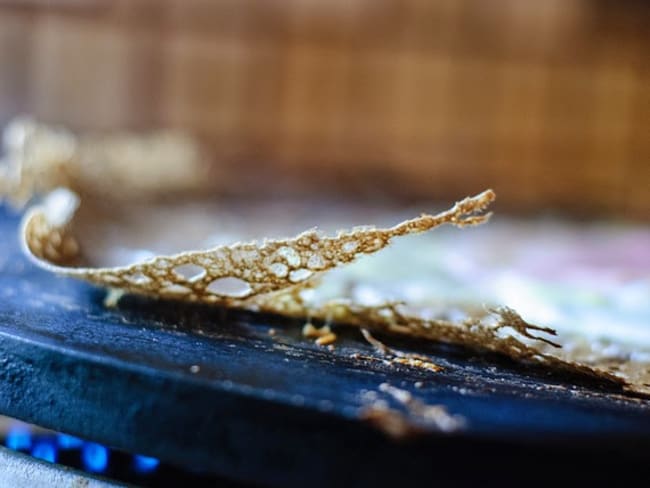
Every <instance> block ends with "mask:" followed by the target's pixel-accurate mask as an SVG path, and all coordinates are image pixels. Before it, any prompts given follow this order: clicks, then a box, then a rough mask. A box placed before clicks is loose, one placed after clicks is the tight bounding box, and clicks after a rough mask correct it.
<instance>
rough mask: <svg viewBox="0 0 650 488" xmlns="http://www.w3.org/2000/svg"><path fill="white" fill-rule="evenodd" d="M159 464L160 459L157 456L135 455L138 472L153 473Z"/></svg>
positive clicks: (134, 459)
mask: <svg viewBox="0 0 650 488" xmlns="http://www.w3.org/2000/svg"><path fill="white" fill-rule="evenodd" d="M159 464H160V461H159V460H158V459H156V458H152V457H149V456H141V455H139V454H136V455H135V456H133V468H134V469H135V471H136V472H138V473H151V472H152V471H154V470H155V469H156V468H157V467H158V465H159Z"/></svg>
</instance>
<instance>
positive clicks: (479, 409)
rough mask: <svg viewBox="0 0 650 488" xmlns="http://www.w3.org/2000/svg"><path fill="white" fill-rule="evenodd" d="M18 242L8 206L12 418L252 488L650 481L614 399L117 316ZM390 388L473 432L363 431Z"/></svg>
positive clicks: (250, 333)
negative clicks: (376, 400)
mask: <svg viewBox="0 0 650 488" xmlns="http://www.w3.org/2000/svg"><path fill="white" fill-rule="evenodd" d="M17 226H18V218H17V217H16V216H12V215H11V214H10V213H9V212H8V211H7V210H6V209H5V210H3V209H2V208H1V207H0V364H1V368H0V414H4V415H8V416H11V417H15V418H18V419H21V420H24V421H27V422H31V423H35V424H38V425H40V426H43V427H46V428H51V429H55V430H57V431H63V432H66V433H69V434H72V435H76V436H79V437H83V438H86V439H90V440H94V441H96V442H101V443H104V444H106V445H108V446H111V447H113V448H116V449H120V450H124V451H127V452H134V453H141V454H146V455H150V456H155V457H157V458H160V459H161V460H163V461H165V462H168V463H172V464H174V465H177V466H181V467H184V468H187V469H190V470H192V471H193V472H201V473H206V474H210V473H212V474H214V475H218V476H222V477H223V476H225V477H227V478H230V479H233V480H238V481H240V482H245V483H253V484H256V485H273V486H305V485H306V484H309V485H310V486H384V485H389V484H391V485H393V486H406V485H407V484H408V483H416V482H417V483H420V484H422V483H424V484H425V485H433V484H440V483H443V484H455V485H459V484H460V485H462V484H465V483H477V482H478V483H481V486H486V485H492V484H495V485H497V484H498V485H500V486H503V485H504V484H505V485H511V484H512V485H518V486H519V485H520V484H521V483H523V484H527V485H538V484H539V485H542V484H547V483H550V482H553V480H554V479H555V477H557V476H559V473H560V472H564V471H566V474H563V475H562V476H563V477H562V480H564V481H580V482H581V483H582V482H590V483H592V484H600V483H609V482H611V481H612V480H616V481H620V480H621V479H622V477H624V476H627V475H629V474H630V473H633V475H634V477H637V476H641V477H642V476H647V475H648V474H649V473H650V463H649V462H648V461H650V456H649V455H648V453H649V452H650V450H649V449H648V448H650V406H649V402H648V401H647V400H645V399H640V398H633V397H629V396H627V395H625V394H623V392H621V391H620V390H619V389H618V388H617V387H615V386H612V385H603V384H600V383H598V382H595V381H594V380H590V379H588V378H585V377H581V376H571V375H568V376H567V375H566V374H560V373H557V372H549V371H547V370H545V369H542V368H539V367H533V366H525V365H521V364H517V363H515V362H513V361H510V360H508V359H506V358H503V357H500V356H497V355H493V354H485V355H477V354H476V353H470V352H468V351H466V350H464V349H463V348H458V347H452V346H449V345H444V344H421V343H417V342H413V341H409V340H403V339H400V340H398V339H396V338H390V337H380V338H381V339H383V340H384V341H386V342H388V343H389V344H390V345H392V346H394V347H398V348H400V349H402V350H405V351H413V352H418V353H420V354H426V355H428V356H429V357H431V359H432V361H433V362H435V363H437V364H439V365H440V366H443V367H444V370H443V371H442V372H439V373H433V372H430V371H426V370H422V369H417V368H410V367H406V366H404V367H395V366H387V365H385V364H383V363H382V362H381V361H367V360H362V359H354V358H353V357H352V356H353V355H354V353H359V354H361V355H365V356H373V355H375V356H376V353H375V352H374V351H373V350H372V348H371V346H369V345H368V344H366V343H365V342H364V341H363V339H362V338H361V336H360V335H359V334H358V333H357V332H356V331H354V330H352V329H350V330H345V329H339V331H340V332H341V336H342V339H341V341H340V342H339V343H337V345H336V348H335V350H334V351H328V350H327V349H325V348H322V347H319V346H317V345H315V344H313V343H312V342H311V341H306V340H304V339H302V338H301V337H300V329H301V326H302V323H300V322H299V321H295V320H287V319H284V318H281V317H274V316H264V315H259V314H254V313H248V312H241V311H233V310H226V309H223V308H219V307H210V306H203V305H190V304H183V303H175V302H169V301H157V300H152V299H147V298H143V297H136V296H126V297H124V298H123V299H122V300H121V301H120V302H119V304H118V306H117V307H114V308H106V307H105V306H104V303H103V301H104V298H105V291H104V290H101V289H98V288H95V287H92V286H90V285H87V284H85V283H81V282H77V281H74V280H71V279H63V278H59V277H56V276H54V275H52V274H49V273H47V272H44V271H42V270H40V269H37V268H36V267H35V266H33V265H32V264H30V263H29V262H28V261H27V260H26V259H25V258H24V257H23V256H22V254H21V253H20V250H19V247H18V243H17V235H18V234H17ZM270 329H274V330H275V331H276V333H275V334H274V335H272V334H271V333H270ZM384 382H388V383H389V384H391V385H394V386H396V387H399V388H402V389H405V390H408V391H410V392H411V393H412V394H413V395H414V396H415V397H417V398H418V399H420V400H422V401H424V402H426V403H429V404H441V405H444V406H446V408H447V409H448V410H449V412H451V413H453V414H457V415H462V416H463V417H464V418H465V419H466V421H467V426H466V428H465V429H463V430H462V431H459V432H455V433H451V434H443V433H440V432H435V431H430V432H424V433H422V434H421V435H419V436H415V437H412V438H409V439H406V440H395V439H393V438H391V437H389V436H387V435H385V434H384V433H383V432H381V431H380V430H378V429H377V428H376V427H374V426H373V425H371V424H370V423H368V422H367V421H366V420H364V419H363V416H362V415H361V414H362V411H363V409H364V407H367V405H368V403H367V396H368V394H367V392H369V391H377V389H378V386H379V385H380V384H381V383H384ZM418 382H421V383H422V384H421V386H420V387H419V388H418V387H416V386H415V385H416V383H418ZM418 384H419V383H418ZM380 397H381V398H383V399H385V400H386V401H388V402H389V404H391V405H392V406H393V408H396V409H400V408H401V406H400V405H398V404H396V403H395V402H394V401H393V400H391V399H390V398H389V397H387V396H385V395H382V394H380ZM524 480H525V481H524Z"/></svg>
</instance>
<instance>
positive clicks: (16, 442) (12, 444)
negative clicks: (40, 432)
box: [5, 424, 32, 451]
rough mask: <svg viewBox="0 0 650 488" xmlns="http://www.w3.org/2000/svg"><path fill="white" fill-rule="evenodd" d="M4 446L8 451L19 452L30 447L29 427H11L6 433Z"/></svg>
mask: <svg viewBox="0 0 650 488" xmlns="http://www.w3.org/2000/svg"><path fill="white" fill-rule="evenodd" d="M5 444H6V445H7V447H8V448H9V449H13V450H15V451H19V450H21V449H29V448H30V447H32V435H31V433H30V432H29V427H27V426H26V425H23V424H16V425H13V426H12V427H11V428H10V429H9V432H8V433H7V439H6V441H5Z"/></svg>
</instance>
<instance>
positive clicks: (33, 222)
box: [21, 189, 496, 305]
mask: <svg viewBox="0 0 650 488" xmlns="http://www.w3.org/2000/svg"><path fill="white" fill-rule="evenodd" d="M495 197H496V196H495V193H494V192H493V191H492V190H486V191H484V192H482V193H480V194H478V195H476V196H473V197H468V198H465V199H464V200H461V201H459V202H457V203H456V204H455V205H454V206H453V207H452V208H450V209H449V210H446V211H444V212H441V213H438V214H436V215H430V214H422V215H420V216H419V217H416V218H414V219H410V220H405V221H403V222H401V223H399V224H397V225H395V226H393V227H390V228H374V227H363V228H355V229H352V230H350V231H339V232H338V234H337V235H336V236H327V235H324V234H323V233H321V232H319V231H318V230H316V229H310V230H307V231H305V232H303V233H301V234H299V235H297V236H295V237H290V238H286V239H265V240H263V241H261V242H257V241H252V242H245V243H242V242H237V243H233V244H230V245H223V246H217V247H214V248H211V249H208V250H199V251H186V252H181V253H178V254H173V255H168V256H156V257H154V258H151V259H148V260H146V261H142V262H138V263H135V264H132V265H128V266H120V267H110V268H102V267H87V266H76V264H77V263H78V262H79V261H80V259H81V257H82V253H81V248H80V246H79V244H78V242H77V240H76V239H75V237H74V234H73V224H74V213H75V211H76V209H77V207H78V205H79V198H78V197H77V195H76V194H75V193H73V192H72V191H70V190H67V189H57V190H55V191H53V192H52V193H50V194H49V195H48V196H47V197H46V198H45V199H44V202H43V204H42V205H39V206H37V207H34V208H32V209H31V210H30V211H28V212H27V214H26V215H25V217H24V218H23V223H22V231H21V238H22V245H23V250H24V252H25V253H26V254H27V256H28V257H29V258H30V259H31V260H32V261H33V262H35V263H36V264H37V265H38V266H40V267H42V268H44V269H46V270H48V271H52V272H54V273H57V274H60V275H63V276H69V277H73V278H79V279H83V280H86V281H89V282H92V283H94V284H96V285H100V286H106V287H111V288H118V289H121V290H124V291H127V292H131V293H138V294H145V295H153V296H156V297H162V298H174V299H183V300H187V301H192V302H204V303H211V304H219V303H223V304H229V305H237V304H250V303H253V302H255V300H256V298H257V297H261V296H264V295H267V294H273V293H278V292H282V291H286V290H288V289H291V288H304V287H306V286H308V285H309V284H310V283H313V281H314V280H315V279H316V278H318V277H319V276H320V275H322V274H323V273H324V272H326V271H328V270H330V269H333V268H336V267H339V266H342V265H344V264H347V263H351V262H353V261H354V260H356V259H357V258H358V257H360V256H362V255H367V254H372V253H375V252H377V251H379V250H381V249H383V248H385V247H386V246H388V245H389V244H390V242H391V241H392V240H393V239H394V238H396V237H401V236H405V235H409V234H417V233H421V232H426V231H428V230H431V229H433V228H435V227H438V226H440V225H443V224H451V225H455V226H457V227H465V226H470V225H478V224H482V223H484V222H486V221H487V220H488V219H489V217H490V215H491V214H490V213H485V210H486V208H487V207H488V205H489V204H490V203H492V201H494V199H495Z"/></svg>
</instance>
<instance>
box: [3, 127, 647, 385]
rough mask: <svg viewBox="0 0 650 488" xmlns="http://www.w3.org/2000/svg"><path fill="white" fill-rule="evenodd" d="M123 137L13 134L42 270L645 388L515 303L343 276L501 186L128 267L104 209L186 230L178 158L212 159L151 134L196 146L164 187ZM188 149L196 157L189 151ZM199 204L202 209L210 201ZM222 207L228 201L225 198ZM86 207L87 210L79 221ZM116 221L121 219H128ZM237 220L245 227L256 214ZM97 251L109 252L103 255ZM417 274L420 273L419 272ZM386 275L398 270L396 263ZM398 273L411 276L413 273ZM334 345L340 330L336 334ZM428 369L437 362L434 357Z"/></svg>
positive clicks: (16, 170)
mask: <svg viewBox="0 0 650 488" xmlns="http://www.w3.org/2000/svg"><path fill="white" fill-rule="evenodd" d="M21 123H22V124H23V126H22V129H21V126H20V124H21ZM116 137H117V140H112V139H111V138H110V137H103V138H101V141H102V142H101V144H102V145H103V146H102V147H103V149H102V150H101V151H97V150H92V147H93V146H92V144H90V143H89V142H88V140H85V139H82V138H77V137H76V136H73V135H72V134H71V133H69V132H66V131H60V130H59V131H55V130H52V129H50V128H48V127H46V126H43V125H41V124H36V123H34V122H19V123H17V124H15V125H14V126H12V127H11V128H10V131H9V135H8V136H6V137H5V139H6V140H7V141H8V142H7V144H6V145H7V149H6V153H7V154H8V156H7V157H8V160H7V161H6V162H5V172H4V176H2V173H0V190H1V191H4V193H5V194H6V195H8V196H9V197H11V199H12V201H14V202H18V203H23V202H24V201H26V200H27V199H29V198H33V196H34V195H38V194H43V195H46V196H45V198H44V199H43V200H42V201H41V202H40V203H39V204H35V205H33V206H32V207H31V208H30V209H29V210H28V211H27V212H26V214H25V216H24V218H23V224H22V227H21V239H22V243H23V249H24V251H25V253H26V255H27V256H28V257H29V258H30V259H31V260H32V261H33V262H34V263H36V264H37V265H38V266H40V267H42V268H43V269H45V270H47V271H50V272H54V273H57V274H59V275H62V276H67V277H70V278H78V279H83V280H86V281H89V282H92V283H94V284H96V285H100V286H104V287H107V288H110V289H117V290H120V292H128V293H138V294H144V295H149V296H154V297H157V298H162V299H176V300H185V301H191V302H203V303H208V304H215V305H220V306H227V307H237V308H244V309H248V310H254V311H262V312H267V313H275V314H281V315H286V316H291V317H300V318H303V319H304V320H305V321H312V320H319V321H323V322H325V323H328V324H330V323H333V324H339V325H340V326H351V327H357V328H362V329H368V330H374V331H381V332H385V333H392V334H401V335H408V336H413V337H417V338H420V339H422V340H432V341H442V342H447V343H453V344H457V345H461V346H465V347H467V348H470V349H472V350H475V351H492V352H496V353H499V354H503V355H506V356H509V357H511V358H513V359H515V360H518V361H523V362H534V363H538V364H542V365H545V366H546V367H549V368H556V369H557V368H559V369H564V370H569V371H572V372H577V373H580V374H585V375H589V376H591V377H595V378H598V379H600V380H602V381H603V382H607V383H610V384H615V385H618V386H620V387H622V388H624V389H626V390H627V391H630V392H636V393H646V389H647V386H646V385H647V383H648V381H647V378H645V375H646V374H647V368H646V369H645V370H644V369H643V367H642V366H643V365H638V364H633V362H632V361H628V363H630V364H629V367H621V364H620V363H619V364H616V365H615V367H612V364H611V363H610V362H608V361H605V360H603V361H601V360H599V358H598V356H597V355H596V356H595V357H594V356H593V354H592V355H589V354H587V355H585V354H584V351H582V352H576V351H578V350H577V349H576V348H571V349H570V351H569V352H567V350H566V348H565V350H563V349H562V344H559V343H558V342H557V340H556V339H555V338H554V336H555V335H556V332H555V330H554V329H552V328H550V327H544V326H537V325H533V324H531V323H529V322H527V321H526V320H525V319H524V318H522V317H521V316H520V315H519V314H518V313H517V312H516V311H515V310H514V309H512V308H509V307H508V306H507V304H506V306H491V307H481V306H477V305H476V304H467V303H465V304H463V306H462V307H456V306H455V305H453V304H449V305H448V306H445V304H444V303H443V304H442V305H441V306H439V307H438V310H437V311H436V312H435V313H433V312H432V309H431V307H428V306H423V305H422V303H410V302H408V301H406V302H405V301H402V300H400V301H397V302H396V301H393V300H390V299H389V298H388V295H390V293H383V294H382V293H379V294H378V295H377V296H376V297H374V299H373V300H370V301H369V300H367V299H361V298H360V297H359V296H358V294H357V293H355V292H354V291H355V290H359V289H362V288H363V287H364V286H365V285H368V286H370V287H371V288H372V285H373V284H374V281H372V280H371V281H370V282H366V283H365V284H364V276H363V272H361V273H359V272H358V270H357V272H356V275H355V274H354V273H353V274H352V275H347V276H346V275H345V273H343V274H341V273H338V274H337V272H338V270H339V268H340V269H341V270H346V269H347V268H350V267H351V266H355V265H356V264H354V263H357V262H359V261H360V260H362V258H363V257H364V256H369V255H372V254H375V253H378V252H379V251H381V250H383V249H384V248H386V247H388V246H390V245H391V244H392V243H393V241H397V240H404V241H406V242H408V240H409V239H416V237H408V236H414V235H415V234H422V233H428V232H429V231H431V230H433V229H434V228H437V227H439V226H441V225H444V224H451V225H453V226H457V227H467V226H475V225H478V224H483V223H485V222H487V220H488V219H489V216H490V214H489V213H485V210H486V208H487V207H488V205H489V204H490V203H491V202H492V201H493V200H494V198H495V193H494V192H493V191H492V190H486V191H484V192H482V193H480V194H478V195H476V196H473V197H467V198H465V199H462V200H460V201H458V202H457V203H456V204H454V205H453V206H452V207H451V208H449V210H446V211H443V212H440V213H437V214H428V213H425V214H421V215H420V216H418V217H414V218H407V219H404V220H401V221H398V222H395V223H394V224H393V225H390V226H384V227H374V226H364V227H355V228H353V229H351V230H342V231H338V232H335V233H332V234H327V233H324V232H322V231H319V230H317V229H308V228H307V229H306V230H304V231H303V232H298V233H296V234H295V235H293V237H275V238H263V239H260V240H257V241H240V240H239V239H238V238H237V235H236V233H235V234H233V235H231V236H230V237H232V242H230V243H222V244H220V245H216V246H211V247H207V248H205V249H202V250H184V251H181V252H177V253H171V254H166V253H155V252H153V251H152V250H151V249H147V248H141V249H139V250H138V252H129V253H126V254H127V255H128V258H129V261H130V262H128V263H127V264H121V265H110V266H106V265H103V264H102V263H101V262H99V261H101V260H102V259H104V258H105V257H106V256H108V255H110V254H111V253H113V252H114V250H115V249H116V248H118V247H120V246H119V244H116V243H115V242H114V241H115V235H117V236H119V237H118V241H119V238H120V237H122V238H123V236H124V232H123V231H122V232H121V233H119V232H118V233H115V232H111V233H108V232H105V233H104V235H106V236H108V235H110V236H111V237H110V239H113V241H111V243H110V244H107V243H106V242H107V241H108V240H110V239H106V240H104V242H97V235H99V236H101V235H102V232H100V231H99V232H98V231H97V229H101V228H102V226H103V222H102V219H103V218H105V217H106V218H107V222H106V223H105V225H106V226H107V225H108V220H110V219H108V217H107V216H111V214H112V213H116V214H118V213H122V214H126V215H128V214H130V213H131V212H133V213H140V214H142V215H144V217H142V219H143V221H145V222H148V223H149V224H150V225H151V222H154V224H153V225H152V227H154V228H155V227H156V225H155V223H156V222H162V224H161V225H160V226H158V227H163V228H165V229H167V228H168V227H172V232H170V233H168V234H170V235H171V234H177V237H178V234H179V233H178V232H173V227H174V226H175V225H176V224H175V223H174V221H173V218H171V217H170V219H169V221H166V220H165V219H164V217H163V218H162V219H161V218H160V217H158V218H155V217H154V215H156V213H155V212H156V211H155V208H156V205H157V203H156V201H157V198H158V197H159V194H160V192H161V189H165V188H167V189H169V190H170V191H172V190H173V191H177V190H178V191H179V192H180V193H182V192H181V191H180V190H183V191H184V192H185V193H187V192H188V189H190V190H191V188H192V181H193V178H194V177H187V178H183V179H181V180H180V181H179V183H178V186H176V181H177V178H176V175H178V174H179V172H182V171H180V169H179V165H180V167H183V165H187V166H185V167H187V168H190V170H192V171H195V174H196V173H199V174H200V173H201V171H202V169H201V168H203V166H202V165H201V163H200V160H198V159H196V158H195V155H196V154H199V152H200V151H198V149H196V148H193V146H192V145H191V143H190V144H189V145H188V142H187V140H186V139H183V138H178V139H174V138H175V137H176V136H174V135H173V134H166V135H165V136H164V137H163V138H162V139H160V137H161V136H156V135H154V136H151V135H150V136H148V139H147V140H148V141H149V143H151V141H161V140H164V141H165V142H164V143H163V145H164V144H168V143H169V141H173V140H177V141H180V142H179V143H180V144H181V145H185V146H183V147H184V148H185V149H183V150H178V151H172V153H174V154H176V155H178V156H179V157H178V158H176V159H174V158H172V159H170V160H169V165H170V166H171V169H169V168H166V167H165V166H164V165H159V166H157V167H156V170H155V173H156V177H155V181H156V184H150V182H149V183H142V182H140V183H138V180H139V179H145V180H148V178H149V173H148V172H147V171H144V172H143V171H142V167H144V168H149V169H150V171H153V170H152V169H151V168H152V166H151V164H152V163H146V162H145V163H143V166H142V167H139V169H137V170H136V172H135V173H130V171H131V170H130V168H131V167H132V166H133V165H125V164H123V165H121V166H119V167H120V168H122V169H121V170H120V171H121V172H120V171H117V175H116V170H115V168H116V167H117V166H116V165H115V164H107V163H106V161H114V160H116V156H115V154H129V151H128V150H125V146H128V145H129V143H131V144H133V145H135V147H136V149H137V150H134V151H131V153H136V154H139V155H140V157H141V158H143V159H146V158H147V157H148V156H147V153H146V151H143V150H142V140H141V139H139V138H137V137H134V136H130V137H131V139H129V138H128V137H129V136H125V135H120V136H116ZM90 140H91V141H94V144H98V141H99V140H100V139H98V138H97V137H96V136H94V137H92V138H91V139H90ZM129 141H130V142H129ZM154 145H155V144H154ZM172 146H173V144H172ZM34 147H36V148H40V149H38V150H36V149H34ZM48 147H49V148H50V149H49V151H48V150H46V149H47V148H48ZM89 147H90V148H91V149H88V148H89ZM83 148H86V149H83ZM97 153H101V154H104V155H105V156H104V157H103V158H100V159H99V160H93V159H89V156H88V155H89V154H97ZM154 154H156V151H154ZM180 155H185V156H188V155H190V157H188V158H187V159H186V160H183V158H181V157H180ZM96 161H99V163H98V162H96ZM188 161H190V162H188ZM159 163H160V161H159ZM103 172H104V173H103ZM89 174H92V175H96V176H97V175H99V176H100V178H99V179H96V180H95V179H93V183H92V184H90V183H88V181H87V180H88V178H87V176H84V175H89ZM127 180H128V181H131V183H130V184H129V185H127V186H121V187H119V191H117V192H116V193H112V192H111V190H112V188H113V187H115V186H116V185H117V183H118V182H119V181H127ZM61 185H64V186H63V187H61ZM189 193H190V194H191V191H189ZM111 200H112V201H111ZM143 201H144V202H145V205H144V210H143V207H142V202H143ZM148 201H149V203H146V202H148ZM98 202H101V203H102V205H98ZM138 202H140V203H138ZM84 205H85V207H84ZM148 205H150V207H151V208H149V207H148ZM167 205H169V204H167ZM190 208H191V209H194V211H195V212H196V209H197V208H200V207H190ZM220 208H221V209H223V204H220ZM77 210H79V212H80V217H78V218H75V214H76V212H77ZM84 210H85V214H84ZM348 213H350V212H348ZM351 213H352V214H354V212H351ZM117 222H118V227H119V219H118V220H117ZM237 223H238V224H241V225H243V226H245V225H246V223H247V222H246V221H243V222H237ZM359 223H361V222H359ZM114 224H115V222H113V224H112V225H114ZM138 227H140V225H138ZM199 227H202V226H201V225H200V226H199ZM249 227H250V225H249ZM142 233H143V234H146V233H145V232H142ZM181 235H185V234H181ZM88 236H94V237H95V243H94V244H93V243H92V239H90V240H89V241H88V242H89V243H90V244H89V245H88V244H86V245H83V244H80V241H82V240H83V238H86V237H88ZM222 237H223V236H222ZM226 237H229V236H228V235H227V236H226ZM424 237H425V236H423V237H422V238H420V239H423V238H424ZM162 240H163V241H165V239H162ZM181 240H182V239H181ZM97 249H100V250H101V251H102V252H96V251H97ZM413 249H414V250H417V251H418V253H419V254H418V255H419V256H422V257H423V258H425V257H426V255H425V254H424V253H420V251H421V248H419V247H417V246H415V247H413ZM143 256H144V257H143ZM108 261H110V260H108ZM383 269H386V268H383ZM332 271H335V272H334V273H332ZM375 271H376V270H375ZM380 271H381V270H380ZM400 271H401V270H400ZM410 271H411V272H412V273H413V275H414V276H416V277H417V272H418V269H412V270H410ZM371 274H372V273H371ZM379 274H380V275H381V273H379ZM386 274H387V275H390V273H389V272H388V270H387V269H386ZM374 276H377V274H376V273H375V275H374ZM394 282H395V283H401V284H403V283H404V281H403V280H402V281H394ZM432 298H433V297H432ZM419 301H420V302H422V300H419ZM452 311H454V313H451V312H452ZM457 312H460V313H457ZM454 315H456V316H457V318H454V317H453V316H454ZM331 342H332V338H331V337H330V338H329V339H328V342H327V343H328V344H329V343H331ZM393 355H394V354H393ZM394 356H395V355H394ZM406 360H407V361H411V364H414V365H415V364H425V363H426V361H424V362H423V361H422V360H421V359H419V358H414V357H411V358H409V357H407V358H406ZM418 361H420V363H418ZM428 369H430V370H432V371H435V368H432V367H430V365H429V367H428Z"/></svg>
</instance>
